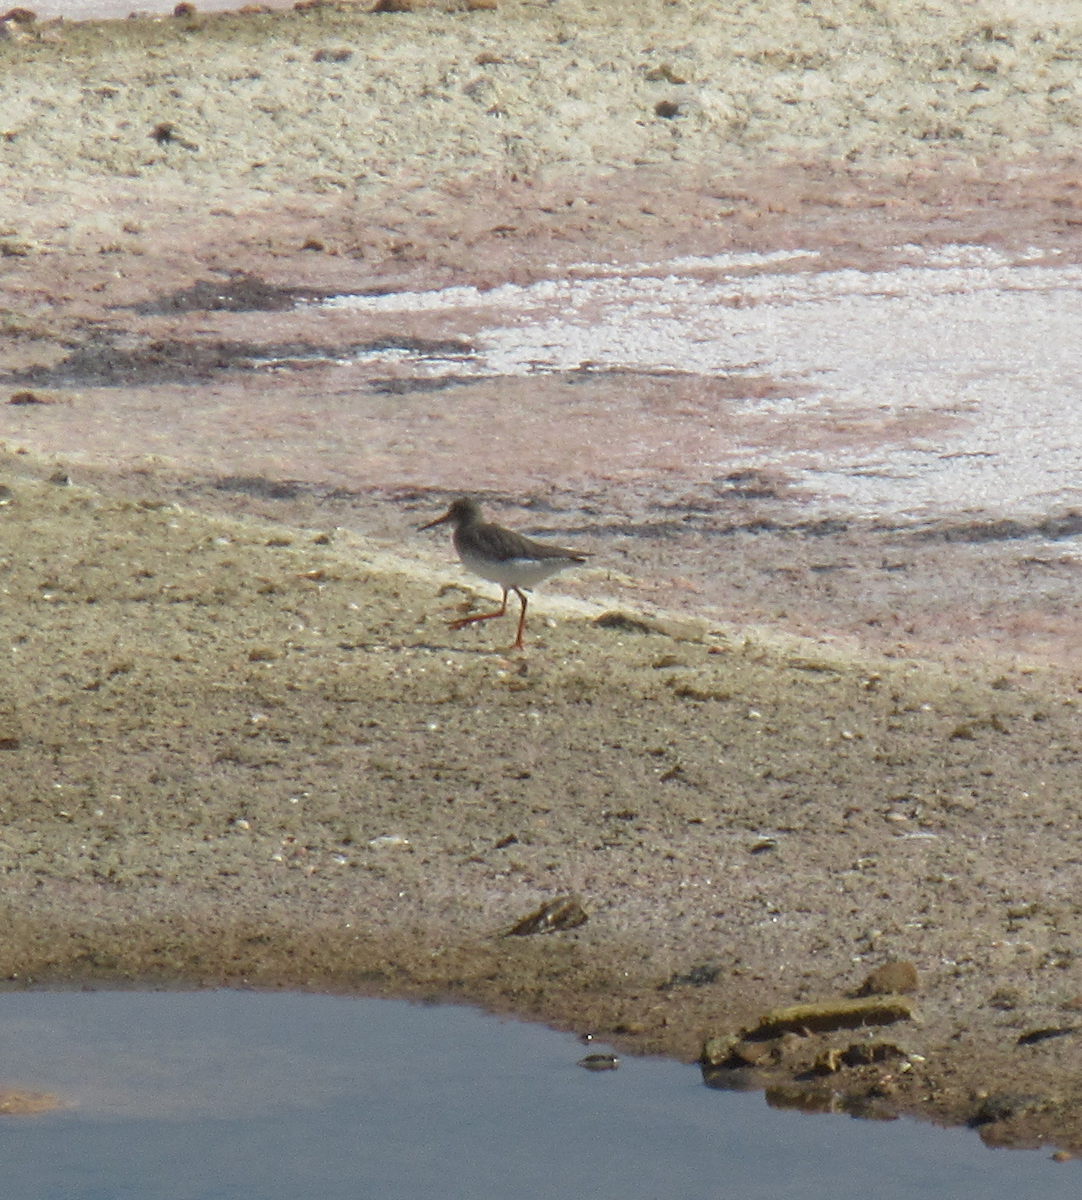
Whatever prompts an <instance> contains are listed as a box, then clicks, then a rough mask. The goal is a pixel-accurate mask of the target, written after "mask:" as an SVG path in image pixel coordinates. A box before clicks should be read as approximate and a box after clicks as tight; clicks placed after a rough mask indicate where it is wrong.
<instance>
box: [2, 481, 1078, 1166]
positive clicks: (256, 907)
mask: <svg viewBox="0 0 1082 1200" xmlns="http://www.w3.org/2000/svg"><path fill="white" fill-rule="evenodd" d="M5 486H6V487H7V488H8V489H9V491H8V492H6V493H5V495H4V497H3V498H4V501H5V502H4V504H3V506H2V507H0V537H2V539H3V550H2V562H3V572H4V573H3V587H4V597H5V605H4V611H3V616H2V626H3V638H4V643H5V644H6V645H7V646H8V647H9V651H8V655H7V658H6V663H5V666H4V668H3V670H4V676H5V678H4V687H3V695H4V710H3V713H2V715H0V723H2V726H3V727H2V729H0V735H2V742H0V745H2V747H3V748H2V750H0V753H2V755H3V774H2V780H3V784H2V786H3V791H4V795H3V810H4V813H5V829H4V835H3V839H2V842H0V861H2V867H3V870H4V872H5V881H6V886H5V897H4V908H5V928H6V929H7V935H6V937H5V939H4V944H3V947H2V948H0V973H2V974H3V976H4V977H5V978H6V979H7V980H8V982H9V985H10V986H25V985H29V984H39V985H41V984H44V985H56V984H68V983H72V982H90V981H96V982H100V983H107V982H113V983H116V982H119V981H131V982H136V983H145V982H169V981H171V980H172V981H177V980H183V981H185V982H197V983H215V984H222V983H229V984H248V985H257V986H310V987H319V988H343V989H356V990H361V991H364V992H372V993H376V994H395V995H413V996H425V997H443V998H452V999H461V1000H469V1001H473V1002H480V1003H483V1004H486V1005H489V1006H491V1007H494V1008H506V1009H511V1010H513V1011H516V1012H520V1013H525V1014H528V1015H535V1016H538V1017H542V1018H544V1019H546V1020H549V1021H552V1022H554V1023H556V1024H561V1025H566V1026H570V1027H573V1028H576V1029H580V1030H585V1029H592V1030H595V1031H599V1032H603V1033H605V1034H606V1036H611V1037H613V1038H614V1039H615V1040H616V1041H617V1042H618V1043H619V1044H621V1045H623V1046H625V1047H626V1048H627V1049H628V1050H634V1049H639V1050H642V1051H650V1052H659V1051H660V1052H665V1053H670V1054H674V1055H677V1056H679V1057H682V1058H693V1057H695V1056H696V1054H697V1053H698V1051H699V1048H700V1043H701V1042H702V1040H703V1038H704V1037H705V1036H708V1035H709V1036H720V1035H725V1034H733V1033H736V1032H737V1031H738V1030H739V1029H740V1028H742V1027H744V1026H748V1025H753V1024H754V1023H755V1021H756V1019H757V1018H758V1016H759V1014H760V1013H761V1012H762V1011H763V1010H765V1009H766V1008H769V1007H770V1006H772V1005H775V1004H779V1003H790V1002H793V1001H797V1000H807V999H815V1000H818V999H822V998H824V997H829V996H832V995H837V994H841V993H844V992H848V991H850V990H852V989H854V988H855V987H857V986H858V985H859V984H860V982H861V980H862V979H863V978H864V977H865V975H867V973H868V972H869V971H870V970H871V969H872V968H873V967H876V966H878V965H879V964H881V963H882V962H883V961H884V960H887V959H905V960H908V961H912V962H913V963H914V964H916V966H917V969H918V971H919V975H920V992H919V995H918V997H917V1001H918V1007H919V1014H920V1016H919V1020H918V1021H906V1022H903V1023H902V1024H901V1025H900V1026H894V1027H892V1028H891V1029H890V1030H889V1031H886V1032H881V1033H880V1035H879V1036H880V1037H881V1038H882V1037H887V1038H889V1040H890V1041H891V1042H892V1043H895V1044H898V1045H900V1046H901V1047H902V1048H903V1049H904V1051H905V1053H906V1054H908V1055H911V1056H918V1055H919V1056H920V1057H919V1058H917V1057H913V1058H912V1063H911V1066H910V1068H909V1069H908V1070H906V1071H904V1072H899V1071H898V1070H897V1066H898V1064H897V1063H896V1062H895V1063H893V1065H891V1064H890V1063H888V1064H887V1065H886V1066H878V1067H874V1066H873V1067H872V1068H870V1069H869V1068H868V1067H867V1065H866V1064H865V1065H864V1066H862V1067H860V1068H859V1069H855V1068H854V1069H853V1070H849V1069H848V1068H846V1067H845V1066H844V1065H843V1066H842V1067H841V1068H840V1074H838V1075H837V1076H836V1077H833V1078H832V1079H831V1080H830V1089H831V1090H833V1091H836V1092H838V1093H839V1094H842V1095H843V1096H844V1094H846V1093H847V1092H852V1093H853V1094H854V1095H856V1094H858V1093H859V1094H871V1093H872V1092H874V1093H875V1095H876V1097H878V1098H879V1099H880V1100H883V1101H884V1102H885V1103H887V1104H888V1106H889V1107H891V1108H892V1109H893V1110H894V1111H906V1110H909V1111H913V1110H919V1111H923V1112H926V1113H929V1114H934V1115H936V1116H937V1117H942V1118H945V1119H952V1120H967V1119H971V1118H973V1117H974V1116H975V1114H977V1112H978V1109H979V1105H980V1103H981V1100H980V1099H979V1093H982V1092H984V1093H993V1094H999V1093H1002V1092H1004V1091H1009V1092H1010V1093H1011V1094H1012V1095H1016V1096H1017V1095H1020V1094H1023V1093H1024V1094H1025V1095H1028V1096H1039V1097H1040V1098H1041V1100H1040V1104H1039V1105H1036V1108H1037V1110H1038V1111H1033V1108H1034V1103H1035V1102H1034V1103H1030V1104H1029V1105H1028V1107H1026V1109H1025V1113H1024V1116H1025V1120H1024V1121H1022V1117H1021V1116H1019V1115H1017V1114H1018V1112H1019V1111H1020V1110H1018V1109H1017V1107H1016V1108H1014V1109H1011V1113H1012V1114H1014V1119H1015V1120H1016V1122H1017V1121H1022V1123H1021V1125H1020V1126H1018V1128H1014V1127H1008V1126H1003V1125H1002V1122H995V1124H996V1125H998V1126H999V1128H998V1130H997V1135H996V1136H998V1137H1000V1138H1006V1140H1012V1139H1014V1140H1016V1141H1019V1140H1024V1139H1025V1138H1027V1137H1031V1136H1036V1135H1037V1134H1040V1135H1041V1136H1045V1137H1047V1138H1049V1139H1050V1140H1052V1141H1055V1142H1056V1143H1057V1144H1066V1145H1077V1144H1079V1143H1082V1134H1080V1133H1079V1131H1078V1130H1077V1128H1076V1119H1077V1113H1078V1111H1079V1109H1078V1107H1077V1105H1078V1102H1079V1100H1080V1099H1082V1096H1080V1095H1079V1094H1078V1090H1077V1088H1078V1085H1077V1078H1078V1063H1077V1057H1078V1054H1079V1037H1078V1036H1077V1035H1074V1034H1072V1033H1066V1034H1064V1035H1063V1036H1060V1037H1056V1038H1048V1039H1042V1038H1036V1039H1031V1040H1029V1041H1027V1040H1026V1038H1027V1035H1029V1034H1031V1033H1032V1032H1033V1031H1034V1030H1047V1029H1049V1028H1051V1027H1057V1028H1064V1029H1073V1027H1074V1022H1075V1017H1074V1016H1073V1015H1072V1014H1073V1013H1074V1012H1075V1009H1076V1008H1077V1006H1078V1005H1079V1004H1080V1003H1082V1001H1080V1000H1079V996H1080V995H1082V974H1080V967H1079V943H1078V932H1077V931H1078V902H1077V895H1078V885H1079V879H1078V873H1079V861H1078V857H1077V853H1076V846H1075V839H1076V828H1075V825H1076V821H1075V816H1074V813H1073V807H1074V806H1073V797H1074V794H1075V785H1076V781H1077V769H1078V754H1079V749H1078V748H1079V746H1080V745H1082V716H1080V713H1079V704H1078V698H1077V694H1076V693H1074V692H1073V691H1070V692H1069V691H1066V690H1064V689H1061V688H1058V687H1057V686H1056V685H1055V684H1054V683H1053V682H1052V681H1051V680H1050V679H1049V678H1048V677H1047V676H1044V675H1042V674H1040V673H1037V672H1035V673H1032V674H1020V673H1007V674H1001V673H998V672H997V671H996V670H995V669H992V668H981V667H973V668H972V669H971V670H969V671H966V672H960V671H947V670H945V669H943V668H941V667H937V666H935V665H929V664H922V663H919V662H917V661H891V660H888V659H883V660H881V661H879V662H875V663H872V662H869V661H866V660H860V659H853V658H851V657H846V656H844V655H841V654H839V653H838V652H837V651H836V650H835V649H831V648H830V647H826V646H823V645H816V644H814V643H797V642H790V643H783V642H780V641H778V640H777V639H773V640H772V639H771V638H770V637H769V636H768V635H766V634H765V633H755V632H754V631H750V632H749V631H740V630H737V629H734V628H731V627H726V626H724V625H722V624H720V623H718V624H715V625H707V624H695V623H690V622H687V621H685V622H684V623H682V624H681V623H679V622H677V623H674V624H670V625H668V626H662V628H667V629H668V634H666V633H664V632H657V631H656V630H657V629H658V628H659V627H658V626H657V625H656V624H653V623H652V622H651V621H650V620H647V621H646V622H645V624H643V625H641V626H640V625H637V624H636V623H635V622H634V621H632V622H616V623H615V624H614V623H612V622H611V621H610V622H603V623H601V624H600V625H599V624H598V623H597V622H596V620H595V619H594V618H593V617H591V616H590V615H588V614H583V615H578V616H576V615H575V614H574V612H573V611H564V610H561V609H560V607H559V606H558V605H549V606H546V603H545V600H544V598H543V597H542V598H541V599H539V601H538V605H537V615H536V616H535V618H534V620H533V622H532V626H531V632H532V639H533V643H532V645H531V647H530V649H529V651H528V653H527V654H526V655H523V656H517V655H516V656H511V657H508V656H505V655H503V654H500V653H494V652H493V646H494V645H496V646H499V645H500V644H501V642H500V640H499V639H500V638H501V636H506V635H509V634H510V630H509V629H507V630H500V629H499V628H498V627H494V625H495V623H493V624H491V625H489V626H487V627H482V628H481V629H478V630H474V631H463V633H460V634H456V635H453V636H452V635H449V634H448V633H447V631H446V629H445V626H444V620H445V618H446V617H448V616H449V615H453V614H454V613H455V612H456V611H460V610H461V606H462V604H463V603H464V602H466V600H467V598H468V595H469V590H468V588H467V587H466V586H462V585H459V584H458V583H456V582H455V581H454V577H453V575H451V574H450V573H441V572H433V571H432V570H431V568H429V567H427V566H426V565H425V564H424V562H423V561H418V562H417V563H415V564H414V565H413V566H412V567H410V566H409V565H408V564H407V563H406V561H405V560H402V562H401V564H400V565H399V566H398V567H394V566H393V565H392V562H393V560H391V559H390V557H389V556H386V555H384V554H382V553H381V552H378V551H376V550H374V549H373V548H371V547H367V548H366V546H365V545H364V544H363V543H362V542H360V541H359V540H358V539H354V538H352V537H350V536H349V535H338V536H336V535H335V534H334V531H333V530H322V529H318V528H317V529H307V530H302V529H296V530H293V531H286V530H283V528H282V527H281V526H267V525H263V524H259V523H256V522H252V521H248V522H241V523H236V522H232V521H229V520H226V519H224V518H223V519H217V520H215V519H210V518H207V517H204V516H200V515H198V514H194V513H191V512H186V511H184V510H182V509H179V508H176V507H170V506H167V507H159V506H158V505H156V504H153V503H149V504H140V503H139V502H138V501H136V500H132V499H125V500H113V499H109V498H108V497H107V496H104V495H102V494H100V493H94V492H91V491H87V490H83V489H79V488H73V487H70V486H68V487H64V486H61V485H59V484H49V483H43V482H39V481H34V480H30V479H28V478H26V477H25V476H20V475H18V474H15V473H13V472H11V471H9V472H8V473H7V474H6V483H5ZM594 570H596V569H594ZM584 575H585V576H586V577H587V581H589V580H590V578H591V572H590V571H584ZM593 579H594V582H595V586H596V587H597V588H598V589H599V591H600V590H601V589H602V588H603V582H602V580H603V572H602V571H596V574H594V575H593ZM448 584H451V586H450V587H448ZM550 590H551V589H550ZM601 600H602V604H604V596H603V595H602V597H601ZM569 892H570V893H574V894H576V895H578V896H579V897H580V898H581V901H582V904H583V906H584V907H585V909H586V911H587V913H588V914H589V920H588V921H587V922H586V923H585V924H583V925H581V926H579V927H578V928H575V929H571V930H566V931H560V932H552V933H547V934H541V935H537V936H534V937H523V938H501V937H498V936H496V935H497V934H498V933H499V932H500V931H501V930H503V929H505V928H506V927H507V926H508V925H509V924H511V923H512V922H514V921H515V920H516V919H518V918H520V917H522V916H524V915H525V914H526V913H528V912H530V911H532V910H533V909H534V908H536V907H537V906H538V905H539V904H541V903H543V902H546V901H548V900H551V899H552V898H553V897H555V896H558V895H562V894H566V893H569ZM862 1036H863V1035H861V1034H859V1033H856V1034H854V1033H853V1032H852V1031H849V1032H847V1033H843V1034H841V1035H836V1036H835V1041H837V1037H840V1038H841V1046H842V1048H844V1047H845V1046H847V1045H849V1044H850V1043H852V1042H853V1041H854V1040H856V1041H860V1040H862ZM791 1040H792V1039H790V1041H791ZM797 1041H798V1042H799V1043H800V1045H799V1047H798V1048H794V1046H793V1045H788V1044H787V1048H785V1049H784V1055H785V1056H787V1057H786V1059H785V1062H786V1064H787V1065H786V1067H785V1070H786V1071H787V1073H788V1074H789V1075H792V1074H793V1073H794V1072H796V1073H798V1074H799V1073H800V1072H801V1071H802V1070H803V1068H804V1067H807V1066H810V1065H811V1064H810V1062H804V1061H803V1060H804V1059H805V1058H806V1057H807V1056H808V1055H809V1054H811V1055H812V1056H813V1057H814V1056H815V1055H817V1054H818V1053H820V1052H821V1051H822V1050H823V1049H824V1048H825V1047H826V1046H828V1045H829V1044H831V1042H830V1039H829V1038H828V1039H826V1040H823V1039H822V1038H809V1039H806V1040H801V1039H797ZM813 1051H814V1054H813ZM778 1052H779V1053H781V1052H782V1051H780V1050H779V1051H778ZM760 1065H761V1064H760ZM847 1070H848V1072H849V1073H848V1075H847V1074H846V1072H847ZM886 1075H889V1076H890V1078H889V1079H885V1078H884V1076H886ZM1007 1079H1009V1080H1010V1081H1011V1082H1010V1084H1009V1085H1006V1084H1004V1083H1002V1082H1000V1081H1002V1080H1007ZM822 1090H823V1089H822V1086H821V1085H817V1092H816V1094H817V1096H818V1097H819V1098H818V1099H816V1100H815V1101H814V1103H820V1104H821V1103H822ZM847 1103H848V1101H847ZM1004 1103H1006V1101H1005V1102H1004ZM881 1107H882V1105H880V1108H881ZM1007 1107H1008V1108H1009V1107H1010V1106H1009V1105H1008V1106H1007ZM1006 1111H1007V1109H1004V1112H1006Z"/></svg>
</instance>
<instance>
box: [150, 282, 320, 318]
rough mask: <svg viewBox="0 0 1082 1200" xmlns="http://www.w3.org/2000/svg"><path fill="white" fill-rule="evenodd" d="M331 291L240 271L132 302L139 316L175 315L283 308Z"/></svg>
mask: <svg viewBox="0 0 1082 1200" xmlns="http://www.w3.org/2000/svg"><path fill="white" fill-rule="evenodd" d="M330 294H331V293H329V292H326V291H322V290H320V289H319V288H298V287H280V286H278V285H276V284H272V283H267V282H265V281H264V280H262V279H260V278H259V277H258V276H256V275H249V274H248V273H247V272H244V271H237V272H234V273H232V274H231V275H230V276H229V278H228V279H224V280H222V279H199V280H197V281H196V282H195V283H193V284H192V285H191V287H186V288H181V289H180V290H179V291H176V292H172V293H171V294H169V295H168V296H160V297H158V298H157V299H155V300H146V301H144V302H143V303H142V304H133V305H131V308H132V310H133V311H134V312H137V313H139V314H140V315H142V316H153V317H163V316H175V315H177V314H178V313H190V312H287V311H288V310H289V309H291V308H295V307H296V306H297V303H298V301H302V300H322V299H325V298H326V297H327V296H328V295H330Z"/></svg>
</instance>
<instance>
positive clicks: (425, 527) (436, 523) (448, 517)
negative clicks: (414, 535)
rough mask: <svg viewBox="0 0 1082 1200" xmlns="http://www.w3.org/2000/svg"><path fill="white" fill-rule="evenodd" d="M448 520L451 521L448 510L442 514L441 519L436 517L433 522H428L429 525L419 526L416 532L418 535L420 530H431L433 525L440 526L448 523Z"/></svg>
mask: <svg viewBox="0 0 1082 1200" xmlns="http://www.w3.org/2000/svg"><path fill="white" fill-rule="evenodd" d="M450 519H451V510H450V509H448V510H447V511H446V512H445V513H444V514H443V516H442V517H437V518H436V519H435V520H434V521H429V523H428V524H427V525H421V526H419V527H418V530H417V532H418V533H420V532H421V530H423V529H431V528H432V527H433V526H435V525H442V524H443V523H444V522H445V521H449V520H450Z"/></svg>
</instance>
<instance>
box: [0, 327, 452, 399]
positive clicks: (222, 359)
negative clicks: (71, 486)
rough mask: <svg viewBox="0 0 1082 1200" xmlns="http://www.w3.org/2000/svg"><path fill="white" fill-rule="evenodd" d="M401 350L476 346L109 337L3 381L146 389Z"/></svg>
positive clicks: (422, 354) (383, 340)
mask: <svg viewBox="0 0 1082 1200" xmlns="http://www.w3.org/2000/svg"><path fill="white" fill-rule="evenodd" d="M389 350H399V351H402V352H403V353H405V354H412V355H415V356H416V357H418V358H447V357H454V358H466V357H469V356H470V355H471V354H472V353H473V348H472V346H471V345H470V344H469V343H468V342H465V341H461V340H459V339H430V338H417V337H401V336H397V335H388V336H386V337H380V338H374V339H372V340H370V341H367V342H357V343H352V344H348V345H343V346H315V345H312V344H311V343H308V342H281V343H276V344H269V345H259V344H257V343H255V342H228V341H216V340H215V341H212V340H204V341H181V340H176V339H171V338H161V339H157V340H155V341H150V342H147V343H145V344H143V345H141V346H136V347H134V348H132V349H127V348H121V347H119V346H117V345H115V344H114V342H113V340H112V339H111V338H109V337H104V338H102V337H99V338H98V340H95V341H91V342H89V343H87V344H86V345H83V346H80V347H79V348H78V349H76V350H75V351H73V352H72V353H71V354H69V355H68V356H67V358H65V359H63V360H62V361H61V362H59V363H56V364H55V365H53V366H48V367H46V366H35V367H30V368H28V369H27V370H25V371H16V372H11V373H9V374H8V375H6V376H4V377H3V378H5V379H7V380H9V381H11V382H14V383H22V384H33V385H35V386H38V387H59V386H67V387H140V386H142V387H146V386H151V385H154V384H169V383H196V382H201V381H203V380H205V379H207V378H209V377H211V376H213V375H216V374H218V373H220V372H225V371H256V370H260V369H267V368H274V367H282V366H288V365H290V364H297V365H313V364H319V363H334V362H339V361H342V360H347V361H348V360H351V359H360V358H363V357H365V356H366V355H370V354H380V353H384V352H386V351H389Z"/></svg>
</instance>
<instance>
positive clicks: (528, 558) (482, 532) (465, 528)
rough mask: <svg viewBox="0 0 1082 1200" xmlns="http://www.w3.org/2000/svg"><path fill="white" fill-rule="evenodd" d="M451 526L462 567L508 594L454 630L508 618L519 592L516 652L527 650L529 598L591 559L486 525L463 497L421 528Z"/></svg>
mask: <svg viewBox="0 0 1082 1200" xmlns="http://www.w3.org/2000/svg"><path fill="white" fill-rule="evenodd" d="M448 522H450V524H451V525H452V526H453V527H454V533H453V534H452V536H451V541H452V542H453V543H454V547H455V549H456V550H457V551H458V557H459V558H460V559H461V561H462V565H463V566H464V567H465V568H466V569H467V570H468V571H472V572H473V574H474V575H479V576H480V577H481V578H482V579H487V580H488V581H489V582H490V583H498V584H499V585H500V587H501V588H503V603H502V604H501V605H500V607H499V608H498V609H497V610H496V611H495V612H489V613H477V614H476V615H474V616H472V617H459V618H458V619H457V620H454V621H450V622H449V623H448V624H449V628H450V629H452V630H459V629H464V628H465V627H466V626H467V625H472V624H474V622H475V621H490V620H492V619H493V618H494V617H502V616H503V615H504V614H505V613H506V612H507V597H508V595H509V594H510V593H511V592H514V593H515V595H516V596H518V598H519V600H521V601H522V611H521V613H520V614H519V619H518V636H517V637H516V638H515V643H514V645H513V646H512V647H511V649H512V650H524V649H525V648H526V647H525V643H524V642H523V639H522V635H523V633H524V632H525V630H526V596H525V594H524V593H525V592H526V591H529V590H530V589H531V588H532V587H534V586H535V585H536V584H539V583H541V582H542V580H545V579H548V578H549V576H550V575H555V574H556V573H557V572H558V571H563V570H565V569H566V568H567V567H573V566H575V565H577V564H578V563H584V562H585V561H586V558H587V556H586V555H585V554H582V553H580V552H579V551H578V550H565V549H564V548H563V547H562V546H553V545H551V544H549V543H547V542H535V541H534V540H533V539H532V538H528V537H523V536H522V534H521V533H515V531H514V530H513V529H505V528H504V527H503V526H502V525H496V524H494V523H493V522H491V521H485V520H484V519H483V518H482V514H481V506H480V505H479V504H478V503H477V501H476V500H471V499H470V498H469V496H460V497H459V498H458V499H457V500H455V501H454V502H453V503H452V505H451V507H450V508H449V509H448V510H447V511H446V512H445V513H444V514H443V516H442V517H437V518H436V520H435V521H429V523H428V524H427V525H422V526H421V529H422V530H424V529H433V528H435V527H436V526H437V525H444V524H447V523H448Z"/></svg>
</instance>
